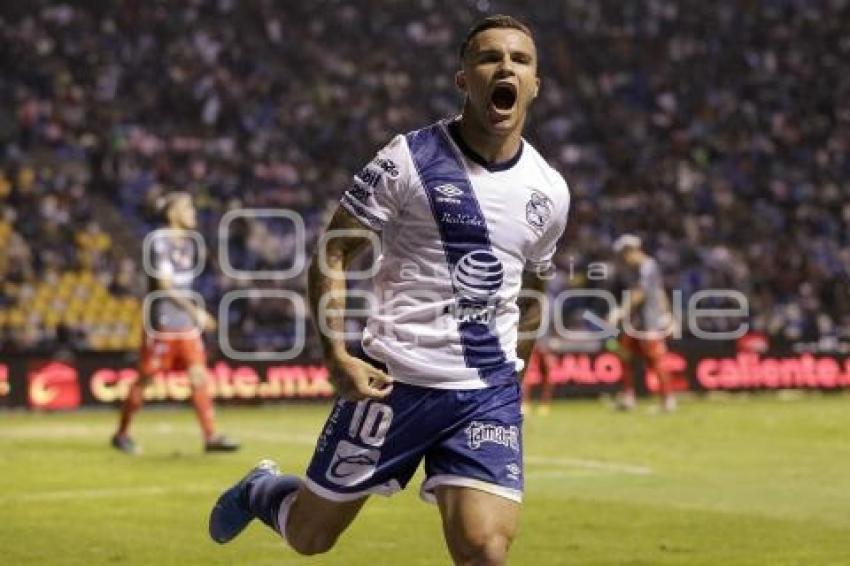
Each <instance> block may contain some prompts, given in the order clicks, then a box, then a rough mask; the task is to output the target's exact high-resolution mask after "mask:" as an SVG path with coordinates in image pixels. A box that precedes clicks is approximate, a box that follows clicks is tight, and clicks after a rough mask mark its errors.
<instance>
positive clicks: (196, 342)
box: [173, 337, 207, 386]
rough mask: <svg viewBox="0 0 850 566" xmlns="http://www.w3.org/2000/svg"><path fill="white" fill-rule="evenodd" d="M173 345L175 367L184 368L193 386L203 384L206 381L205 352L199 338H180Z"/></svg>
mask: <svg viewBox="0 0 850 566" xmlns="http://www.w3.org/2000/svg"><path fill="white" fill-rule="evenodd" d="M175 346H176V348H175V349H176V352H175V360H174V362H173V364H174V366H175V368H176V369H183V368H185V369H186V372H187V374H188V375H189V380H190V381H191V383H192V385H193V386H199V385H204V384H205V383H206V381H207V354H206V351H205V349H204V343H203V341H202V340H201V338H200V337H193V338H181V339H180V340H179V341H178V342H176V345H175Z"/></svg>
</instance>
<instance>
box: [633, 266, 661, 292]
mask: <svg viewBox="0 0 850 566" xmlns="http://www.w3.org/2000/svg"><path fill="white" fill-rule="evenodd" d="M638 286H639V287H640V288H641V289H643V290H644V292H646V293H647V294H649V293H655V292H656V291H658V290H660V289H662V288H663V283H662V280H661V269H660V268H659V267H658V263H657V262H656V261H654V260H650V261H648V262H647V264H646V267H645V268H644V269H641V272H640V280H639V281H638Z"/></svg>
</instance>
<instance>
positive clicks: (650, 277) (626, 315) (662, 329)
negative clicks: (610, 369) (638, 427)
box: [611, 234, 676, 412]
mask: <svg viewBox="0 0 850 566" xmlns="http://www.w3.org/2000/svg"><path fill="white" fill-rule="evenodd" d="M614 252H615V253H616V254H617V260H618V263H619V265H620V267H621V269H622V272H623V276H624V277H623V278H624V280H625V283H626V288H627V290H628V292H627V293H625V294H624V296H623V300H622V302H621V306H620V307H619V308H618V309H615V311H614V312H613V313H612V316H611V322H612V323H619V322H623V331H622V332H621V333H620V335H619V339H618V352H619V355H620V357H621V358H622V359H623V390H622V392H621V393H620V397H619V399H618V402H617V407H618V408H620V409H623V410H631V409H633V408H634V407H635V403H636V398H635V383H634V369H633V368H632V360H633V359H634V357H635V356H638V357H640V358H642V359H643V361H644V364H645V367H646V370H647V372H649V371H650V370H651V371H653V372H654V373H655V375H657V376H658V389H659V393H660V395H661V408H662V410H664V411H667V412H670V411H675V410H676V397H675V395H674V394H673V390H672V387H671V376H670V372H668V371H667V370H666V369H665V368H664V367H663V364H662V359H663V357H664V354H666V353H667V343H666V340H665V338H666V337H667V336H668V335H669V334H670V329H671V325H672V324H673V315H672V313H671V312H670V302H669V300H668V299H667V294H666V292H665V291H664V280H663V277H662V275H661V268H660V267H659V266H658V262H657V261H656V260H655V259H654V258H652V257H650V256H649V255H648V254H647V253H646V252H644V251H643V250H642V249H641V240H640V238H638V237H637V236H634V235H632V234H624V235H622V236H620V237H619V238H617V239H616V240H615V241H614Z"/></svg>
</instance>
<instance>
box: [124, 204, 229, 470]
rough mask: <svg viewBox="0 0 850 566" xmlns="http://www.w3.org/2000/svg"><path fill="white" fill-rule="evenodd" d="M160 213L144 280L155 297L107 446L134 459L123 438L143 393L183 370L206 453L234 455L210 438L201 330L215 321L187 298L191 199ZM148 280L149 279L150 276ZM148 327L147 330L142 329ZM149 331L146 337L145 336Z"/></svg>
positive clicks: (191, 264) (219, 437) (219, 439)
mask: <svg viewBox="0 0 850 566" xmlns="http://www.w3.org/2000/svg"><path fill="white" fill-rule="evenodd" d="M161 210H162V213H163V216H164V217H165V220H166V223H167V225H166V227H167V228H168V230H167V231H165V232H162V233H161V234H160V235H157V237H155V238H154V239H153V242H152V244H153V245H152V246H151V257H150V258H149V259H150V266H151V267H152V268H153V270H154V271H155V275H156V277H151V278H150V287H151V290H155V291H159V292H160V293H161V296H160V297H159V298H157V299H156V300H154V301H152V303H151V313H150V318H149V325H146V328H145V336H144V341H143V343H142V350H141V356H140V361H139V378H138V379H137V380H136V381H135V382H134V383H133V385H132V386H131V387H130V392H129V393H128V394H127V398H126V399H125V400H124V404H123V406H122V407H121V420H120V422H119V424H118V430H117V431H116V432H115V434H114V435H113V437H112V446H113V447H115V448H116V449H118V450H121V451H122V452H126V453H128V454H135V453H137V452H138V451H139V449H138V446H137V445H136V443H135V442H134V441H133V439H132V438H131V437H130V435H129V429H130V422H131V420H132V419H133V415H135V414H136V413H137V412H138V410H139V409H140V408H141V407H142V403H143V401H144V390H145V387H146V386H147V384H148V383H150V380H151V378H152V377H153V376H154V375H155V374H156V373H158V372H160V371H171V370H186V371H187V373H188V375H189V381H190V383H191V387H192V405H193V406H194V408H195V412H196V413H197V416H198V421H199V422H200V425H201V431H202V433H203V437H204V449H205V450H206V451H207V452H229V451H233V450H237V449H238V448H239V443H238V442H236V441H235V440H233V439H231V438H228V437H227V436H225V435H223V434H216V432H215V422H214V421H215V419H214V412H213V405H212V401H211V400H210V397H209V393H208V392H207V366H206V355H205V353H204V343H203V341H202V340H201V331H202V330H206V331H213V330H215V328H216V322H215V319H214V318H213V317H212V315H210V314H209V313H207V312H206V311H205V310H204V309H202V308H201V307H199V306H198V305H196V304H195V303H194V302H193V301H192V300H191V298H190V297H188V296H187V293H188V292H189V291H190V290H191V288H192V280H193V279H194V273H193V270H194V268H195V255H196V249H195V243H194V241H193V240H192V239H191V238H190V237H189V236H188V231H189V230H194V229H195V226H196V223H197V220H196V212H195V206H194V204H193V203H192V197H191V195H189V194H188V193H185V192H174V193H170V194H168V195H167V196H165V197H164V198H163V202H162V206H161ZM152 275H153V274H152ZM148 326H149V327H150V328H148ZM149 331H152V332H149Z"/></svg>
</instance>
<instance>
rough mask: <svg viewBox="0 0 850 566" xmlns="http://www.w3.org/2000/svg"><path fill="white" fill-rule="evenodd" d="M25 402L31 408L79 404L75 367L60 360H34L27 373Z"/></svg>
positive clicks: (49, 408) (75, 405)
mask: <svg viewBox="0 0 850 566" xmlns="http://www.w3.org/2000/svg"><path fill="white" fill-rule="evenodd" d="M27 402H28V405H29V407H30V408H31V409H42V410H49V411H55V410H59V409H76V408H77V407H79V406H80V383H79V381H78V380H77V369H76V368H74V367H73V366H70V365H68V364H66V363H62V362H34V363H33V364H32V365H31V367H30V371H29V372H28V374H27Z"/></svg>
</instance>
